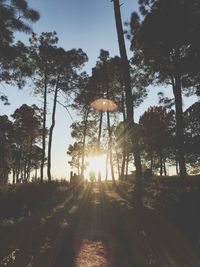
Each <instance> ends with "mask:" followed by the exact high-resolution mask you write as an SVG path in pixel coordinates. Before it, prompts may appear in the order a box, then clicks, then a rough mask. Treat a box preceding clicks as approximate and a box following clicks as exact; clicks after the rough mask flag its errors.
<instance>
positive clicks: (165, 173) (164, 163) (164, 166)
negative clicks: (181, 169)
mask: <svg viewBox="0 0 200 267" xmlns="http://www.w3.org/2000/svg"><path fill="white" fill-rule="evenodd" d="M163 168H164V175H165V176H167V168H166V158H164V159H163Z"/></svg>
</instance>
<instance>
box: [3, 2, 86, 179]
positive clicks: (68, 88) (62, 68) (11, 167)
mask: <svg viewBox="0 0 200 267" xmlns="http://www.w3.org/2000/svg"><path fill="white" fill-rule="evenodd" d="M0 16H1V20H0V28H1V34H0V64H1V70H0V82H1V83H2V84H3V85H5V86H6V84H11V85H17V86H18V87H19V88H22V87H24V86H25V85H26V84H28V85H29V86H30V87H32V89H33V91H34V93H35V94H36V95H40V96H41V97H42V99H43V107H42V109H40V111H39V109H38V108H37V107H36V106H32V107H29V106H27V105H23V106H21V107H20V108H19V109H18V111H16V112H15V113H16V114H13V115H12V117H13V119H14V122H11V121H9V119H8V117H7V116H5V115H3V116H1V117H0V121H1V125H0V131H1V132H0V135H1V141H0V142H1V157H0V181H1V182H7V181H8V176H9V173H10V172H11V171H12V173H13V182H14V181H19V178H20V179H21V180H22V181H28V180H29V179H30V171H31V170H32V169H33V167H34V168H35V169H38V164H39V166H40V175H39V177H40V180H41V181H43V179H44V173H43V171H44V165H45V164H47V176H48V180H49V181H50V180H51V146H52V136H53V130H54V126H55V114H56V106H57V103H58V102H57V98H58V95H59V94H60V93H62V94H63V95H64V96H65V97H67V95H68V94H72V93H73V92H74V91H75V90H76V88H77V87H78V84H79V83H81V81H80V80H81V79H83V78H81V77H82V76H84V74H83V73H81V71H80V70H81V67H83V65H84V63H85V62H86V61H87V60H88V58H87V55H86V54H85V53H84V52H83V51H82V49H71V50H70V51H65V49H63V48H61V47H59V46H58V37H57V35H56V32H46V33H41V35H39V36H38V35H37V34H35V33H33V31H32V29H31V27H30V26H29V24H30V23H32V22H36V21H37V20H38V19H39V17H40V15H39V13H38V12H37V11H35V10H33V9H31V8H30V7H29V5H28V3H27V1H26V0H19V1H11V2H10V1H6V0H5V1H0ZM17 31H20V32H25V33H29V34H31V37H30V39H29V44H28V45H25V44H24V43H22V42H21V41H18V42H15V38H14V37H15V32H17ZM50 94H51V97H52V96H53V105H52V107H48V110H49V111H51V125H50V128H49V129H47V123H46V120H47V103H48V101H47V100H48V95H50ZM1 101H2V102H3V103H4V104H5V105H8V104H9V99H8V97H7V96H6V95H4V94H3V93H1ZM38 112H39V113H40V115H38V114H37V113H38ZM17 113H18V114H17ZM36 117H37V120H38V121H35V120H36ZM34 123H36V124H37V125H36V124H34ZM47 139H48V147H47V146H46V143H47ZM46 151H48V152H47V154H48V156H46ZM15 161H16V162H15ZM34 162H35V163H34ZM45 162H46V163H45ZM33 165H34V166H33ZM35 176H37V175H35Z"/></svg>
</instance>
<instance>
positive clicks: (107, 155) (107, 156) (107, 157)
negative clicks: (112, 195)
mask: <svg viewBox="0 0 200 267" xmlns="http://www.w3.org/2000/svg"><path fill="white" fill-rule="evenodd" d="M108 159H109V151H107V154H106V177H105V180H106V181H107V180H108Z"/></svg>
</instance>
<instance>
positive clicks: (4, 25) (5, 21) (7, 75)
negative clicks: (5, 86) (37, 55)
mask: <svg viewBox="0 0 200 267" xmlns="http://www.w3.org/2000/svg"><path fill="white" fill-rule="evenodd" d="M39 17H40V16H39V13H38V12H37V11H35V10H33V9H31V8H30V7H29V5H28V3H27V1H26V0H18V1H8V0H1V1H0V18H1V19H0V51H1V52H0V64H1V70H0V82H2V81H3V82H6V83H10V82H13V81H15V82H17V84H18V85H19V86H22V85H23V82H24V81H23V79H22V77H23V76H24V75H26V74H27V75H28V74H30V73H29V72H30V70H28V68H27V65H26V62H27V58H28V53H27V52H28V51H27V48H26V47H25V45H24V44H23V43H22V42H17V43H15V38H14V33H15V32H17V31H19V32H25V33H31V32H32V29H31V27H30V25H29V24H30V23H32V22H36V21H37V20H38V19H39ZM3 96H4V95H1V97H0V99H1V100H5V98H4V97H3Z"/></svg>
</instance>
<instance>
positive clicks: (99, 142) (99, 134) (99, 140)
mask: <svg viewBox="0 0 200 267" xmlns="http://www.w3.org/2000/svg"><path fill="white" fill-rule="evenodd" d="M102 121H103V111H101V112H100V121H99V133H98V141H97V142H98V144H97V145H98V153H99V152H100V146H101V131H102Z"/></svg>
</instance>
